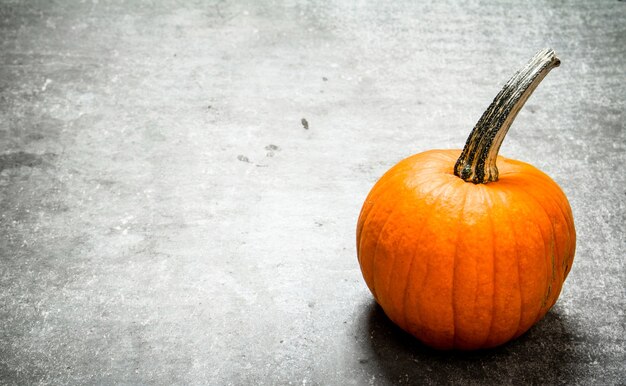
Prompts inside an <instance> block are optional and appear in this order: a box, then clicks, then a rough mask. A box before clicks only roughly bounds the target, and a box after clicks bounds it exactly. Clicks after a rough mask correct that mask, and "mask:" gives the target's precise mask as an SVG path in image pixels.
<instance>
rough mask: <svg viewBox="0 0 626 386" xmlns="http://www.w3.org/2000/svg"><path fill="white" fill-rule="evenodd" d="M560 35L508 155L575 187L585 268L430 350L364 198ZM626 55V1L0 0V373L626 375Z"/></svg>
mask: <svg viewBox="0 0 626 386" xmlns="http://www.w3.org/2000/svg"><path fill="white" fill-rule="evenodd" d="M424 3H425V2H424ZM545 46H551V47H553V48H554V49H555V50H556V51H557V54H558V55H559V57H560V58H561V60H562V62H563V63H562V66H561V67H560V68H558V69H556V70H554V71H553V72H552V73H550V74H549V75H548V77H547V78H546V80H545V81H544V83H543V84H542V85H541V86H540V87H539V89H538V90H537V91H536V92H535V94H534V95H533V96H532V97H531V99H530V100H529V102H528V104H527V106H526V107H525V109H524V110H523V111H522V112H521V113H520V114H519V116H518V119H517V121H516V123H515V124H514V125H513V127H512V129H511V132H510V134H509V136H508V137H507V139H506V140H505V142H504V145H503V147H502V154H503V155H506V156H509V157H512V158H517V159H521V160H524V161H527V162H530V163H532V164H534V165H535V166H537V167H539V168H540V169H542V170H544V171H545V172H546V173H548V174H549V175H551V176H552V177H553V178H554V179H555V180H556V181H557V182H558V183H559V184H560V185H561V186H562V188H563V190H564V191H565V192H566V194H567V195H568V197H569V199H570V202H571V205H572V208H573V211H574V216H575V220H576V225H577V230H578V248H577V255H576V260H575V264H574V267H573V270H572V272H571V275H570V276H569V278H568V280H567V282H566V283H565V287H564V290H563V292H562V294H561V298H560V300H559V301H558V303H557V305H556V306H555V308H554V309H553V310H552V311H551V312H550V313H549V314H548V315H547V317H546V318H545V319H544V320H543V321H541V322H540V323H539V324H537V325H536V326H535V327H534V328H532V329H531V331H530V332H529V333H527V334H526V335H524V336H523V337H521V338H520V339H518V340H516V341H514V342H511V343H509V344H507V345H505V346H503V347H500V348H497V349H495V350H490V351H484V352H475V353H440V352H436V351H432V350H430V349H428V348H425V347H424V346H422V345H420V344H419V343H417V342H416V341H415V340H413V339H412V338H410V337H409V336H407V335H405V334H404V333H402V332H401V331H399V330H398V329H396V328H395V327H394V326H393V325H392V324H391V323H390V322H389V321H388V320H387V319H386V317H385V316H384V314H383V313H382V311H381V310H380V309H379V308H377V307H376V306H375V304H374V302H373V300H372V297H371V295H370V294H369V292H368V290H367V288H366V286H365V284H364V282H363V280H362V278H361V274H360V271H359V268H358V264H357V260H356V255H355V247H354V239H355V224H356V219H357V216H358V213H359V210H360V206H361V204H362V202H363V200H364V198H365V195H366V194H367V192H368V191H369V189H370V187H371V186H372V185H373V183H374V182H375V181H376V180H377V178H378V177H380V175H381V174H382V173H383V172H384V171H385V170H387V169H388V168H389V167H391V166H392V165H393V164H394V163H396V162H397V161H399V160H400V159H402V158H404V157H406V156H408V155H410V154H413V153H417V152H420V151H423V150H426V149H431V148H458V147H461V146H462V145H463V143H464V141H465V138H466V136H467V134H468V133H469V131H470V130H471V128H472V127H473V124H474V123H475V122H476V120H477V119H478V118H479V116H480V114H481V113H482V111H483V110H484V108H485V107H486V106H487V105H488V103H489V102H491V100H492V99H493V97H494V96H495V94H496V93H497V92H498V91H499V89H500V87H501V86H502V84H503V83H504V82H505V81H506V80H507V79H508V77H509V76H510V75H511V74H512V73H513V72H514V71H515V70H517V69H518V67H520V66H521V65H522V64H524V63H525V62H526V61H527V60H528V59H529V58H530V57H531V56H532V55H533V54H534V53H535V51H537V50H538V49H540V48H543V47H545ZM625 63H626V3H624V2H620V1H613V0H611V1H608V0H607V1H594V2H583V1H572V2H562V1H550V2H548V1H545V2H541V1H533V2H519V1H516V2H513V1H503V2H487V1H461V2H437V3H436V4H423V2H413V1H394V2H382V1H381V2H374V1H358V2H349V1H345V2H344V1H337V2H328V1H322V0H317V1H310V2H306V1H296V0H293V1H291V0H285V1H279V0H276V1H252V0H250V1H237V2H231V1H217V2H204V1H102V0H100V1H97V0H93V1H81V2H79V1H74V2H70V1H11V0H1V1H0V210H1V218H0V259H1V260H0V383H2V384H5V383H6V384H20V385H23V384H113V383H121V384H213V385H229V384H232V385H242V384H266V385H273V384H294V385H295V384H301V385H305V384H306V385H309V384H320V385H365V384H374V385H386V384H438V383H450V384H451V383H455V384H483V383H486V384H489V383H500V384H531V383H532V384H542V383H547V384H560V383H562V384H585V385H588V384H624V383H626V374H625V372H626V370H625V363H626V355H625V346H626V345H625V341H624V339H625V335H626V334H625V325H626V322H625V320H626V317H625V315H624V310H625V308H626V300H625V282H626V280H625V279H626V276H625V270H624V257H625V256H624V251H625V250H626V249H625V246H626V245H625V239H626V237H625V234H626V230H625V227H626V209H625V202H626V197H625V196H626V181H625V180H626V177H625V176H626V168H625V166H624V165H625V164H626V131H625V128H624V121H625V118H626V117H625V115H624V111H625V107H626V106H625V97H626V82H625V78H624V75H625V74H626V64H625ZM305 124H306V126H307V127H308V128H307V127H305Z"/></svg>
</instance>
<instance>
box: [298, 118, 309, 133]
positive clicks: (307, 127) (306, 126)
mask: <svg viewBox="0 0 626 386" xmlns="http://www.w3.org/2000/svg"><path fill="white" fill-rule="evenodd" d="M300 122H302V127H304V129H305V130H309V122H308V121H307V120H306V119H305V118H302V119H301V120H300Z"/></svg>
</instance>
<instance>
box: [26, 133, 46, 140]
mask: <svg viewBox="0 0 626 386" xmlns="http://www.w3.org/2000/svg"><path fill="white" fill-rule="evenodd" d="M26 138H27V139H28V140H29V141H40V140H42V139H44V138H45V137H44V136H43V134H41V133H31V134H28V135H27V136H26Z"/></svg>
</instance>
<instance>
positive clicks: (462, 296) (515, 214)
mask: <svg viewBox="0 0 626 386" xmlns="http://www.w3.org/2000/svg"><path fill="white" fill-rule="evenodd" d="M559 64H560V61H559V59H558V58H557V57H556V56H555V54H554V51H552V50H549V49H546V50H542V51H540V52H539V53H537V54H536V55H535V56H534V57H533V59H532V60H531V61H530V62H529V63H528V64H527V65H526V66H525V67H524V68H523V69H522V70H520V71H518V72H517V73H516V74H515V75H514V76H513V77H512V78H511V80H509V82H508V83H507V84H506V85H505V86H504V88H503V90H502V91H500V93H499V94H498V95H497V96H496V98H495V100H494V101H493V103H492V104H491V105H490V106H489V108H488V109H487V110H486V111H485V113H484V114H483V116H482V117H481V119H480V120H479V121H478V123H477V124H476V126H475V128H474V129H473V130H472V133H471V134H470V136H469V138H468V139H467V142H466V144H465V148H464V149H463V150H430V151H426V152H423V153H420V154H416V155H413V156H411V157H409V158H407V159H405V160H403V161H401V162H400V163H398V164H397V165H395V166H394V167H392V168H391V169H390V170H389V171H387V172H386V173H385V174H384V175H383V176H382V178H381V179H380V180H379V181H378V182H377V183H376V184H375V186H374V187H373V188H372V190H371V192H370V193H369V195H368V196H367V198H366V200H365V203H364V204H363V208H362V210H361V213H360V216H359V220H358V224H357V254H358V258H359V264H360V267H361V271H362V273H363V277H364V279H365V282H366V283H367V285H368V287H369V289H370V290H371V292H372V294H373V295H374V298H375V299H376V301H377V302H378V303H379V304H380V306H381V307H382V309H383V310H384V312H385V313H386V314H387V316H388V317H389V318H390V319H391V320H392V321H393V322H394V323H396V324H397V325H398V326H400V327H401V328H402V329H404V330H405V331H407V332H409V333H410V334H412V335H414V336H415V337H417V338H418V339H419V340H421V341H422V342H423V343H425V344H427V345H429V346H432V347H435V348H437V349H462V350H471V349H479V348H489V347H494V346H498V345H501V344H503V343H505V342H507V341H509V340H511V339H513V338H516V337H518V336H520V335H521V334H523V333H524V332H526V331H527V330H528V329H529V328H530V327H531V326H532V325H534V324H535V323H537V321H539V320H540V319H541V318H542V317H543V316H544V315H545V314H546V312H548V310H549V309H550V308H551V307H552V306H553V305H554V303H555V302H556V300H557V297H558V296H559V293H560V291H561V287H562V285H563V282H564V280H565V278H566V277H567V274H568V273H569V271H570V269H571V266H572V261H573V258H574V250H575V247H576V231H575V229H574V220H573V217H572V211H571V208H570V205H569V203H568V201H567V198H566V197H565V194H564V193H563V191H562V190H561V189H560V188H559V186H558V185H557V184H556V183H555V182H554V181H553V180H552V179H550V177H548V176H547V175H546V174H544V173H542V172H541V171H539V170H538V169H536V168H535V167H533V166H532V165H529V164H527V163H524V162H520V161H516V160H513V159H507V158H504V157H502V156H498V151H499V149H500V145H501V143H502V140H503V139H504V136H505V135H506V133H507V131H508V129H509V127H510V125H511V123H512V121H513V119H514V118H515V116H516V114H517V112H518V111H519V110H520V108H521V107H522V106H523V104H524V103H525V102H526V100H527V99H528V97H529V96H530V94H531V93H532V92H533V91H534V89H535V88H536V86H537V85H538V84H539V82H540V81H541V80H542V79H543V78H544V77H545V75H546V74H547V73H548V72H549V71H550V70H551V69H552V68H554V67H557V66H558V65H559ZM496 165H497V166H496Z"/></svg>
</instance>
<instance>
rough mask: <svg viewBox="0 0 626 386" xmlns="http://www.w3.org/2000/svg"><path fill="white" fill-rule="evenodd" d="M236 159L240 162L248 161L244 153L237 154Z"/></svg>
mask: <svg viewBox="0 0 626 386" xmlns="http://www.w3.org/2000/svg"><path fill="white" fill-rule="evenodd" d="M237 159H238V160H239V161H241V162H248V163H249V162H250V160H249V159H248V157H246V156H245V155H242V154H239V155H238V156H237Z"/></svg>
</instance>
